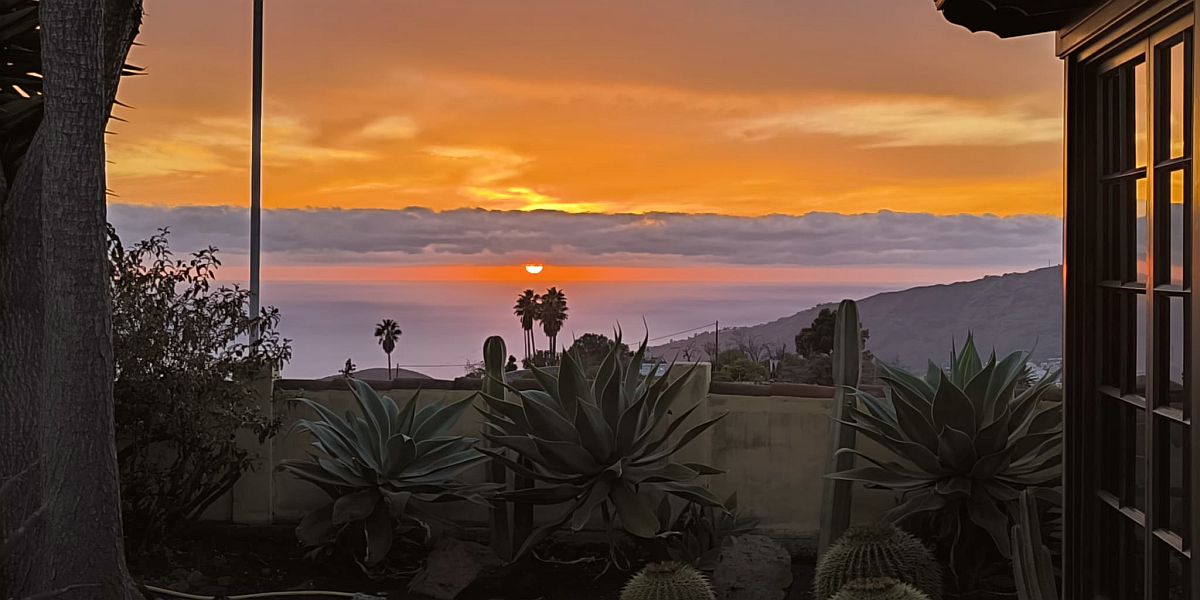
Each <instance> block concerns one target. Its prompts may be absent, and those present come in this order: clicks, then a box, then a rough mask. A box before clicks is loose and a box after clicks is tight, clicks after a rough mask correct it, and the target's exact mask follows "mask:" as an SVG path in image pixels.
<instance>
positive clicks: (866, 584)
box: [832, 577, 929, 600]
mask: <svg viewBox="0 0 1200 600" xmlns="http://www.w3.org/2000/svg"><path fill="white" fill-rule="evenodd" d="M832 600H929V596H926V595H925V594H924V593H922V592H921V590H918V589H917V588H915V587H913V586H911V585H909V584H907V583H904V582H903V581H897V580H895V579H892V578H891V577H868V578H866V579H855V580H854V581H851V582H850V583H847V584H846V585H845V586H843V587H842V589H841V591H839V592H838V593H837V594H836V595H834V596H833V599H832Z"/></svg>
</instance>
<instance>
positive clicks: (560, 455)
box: [480, 335, 724, 559]
mask: <svg viewBox="0 0 1200 600" xmlns="http://www.w3.org/2000/svg"><path fill="white" fill-rule="evenodd" d="M620 342H621V339H620V335H618V336H617V339H616V345H615V347H614V349H613V350H612V351H611V352H609V354H608V355H607V356H606V357H605V358H604V361H603V362H602V363H601V365H600V369H599V372H598V374H597V376H596V379H595V380H594V381H593V382H592V383H591V384H589V383H588V381H587V379H586V378H585V377H584V373H583V369H582V367H581V366H580V364H579V362H578V359H577V358H576V357H575V356H573V355H572V354H571V353H569V352H568V353H566V355H565V356H564V357H563V360H562V364H561V366H560V369H559V374H558V377H555V376H553V375H551V374H550V373H548V372H546V371H543V370H541V369H535V370H534V374H535V375H536V376H537V378H538V380H539V382H540V383H541V386H542V388H543V389H544V390H545V391H540V390H535V391H518V390H516V389H511V390H510V391H511V392H512V393H513V394H516V395H519V396H520V398H521V400H522V402H521V403H520V404H518V403H514V402H508V401H506V400H504V399H503V398H498V397H495V396H492V395H485V396H484V400H485V401H486V409H485V410H484V411H483V413H484V417H485V423H484V431H485V433H484V437H485V438H487V439H488V440H489V441H491V442H492V443H494V444H496V445H498V446H501V447H503V448H507V449H508V450H510V451H512V452H514V453H515V454H516V456H517V457H518V458H517V459H515V460H514V459H513V458H511V457H510V456H508V454H507V453H505V452H500V451H495V450H490V449H484V448H481V449H480V451H481V452H484V453H486V454H489V455H491V456H493V457H495V458H496V460H498V461H500V462H502V463H504V464H505V465H506V466H507V467H508V468H509V469H510V470H512V471H513V472H514V473H515V474H516V475H518V476H524V477H529V478H532V479H534V480H537V481H539V482H541V483H542V484H543V485H542V486H540V487H536V488H531V489H519V490H515V491H511V492H506V493H503V494H501V495H500V498H501V499H504V500H509V501H512V502H516V503H529V504H541V505H566V509H565V510H564V511H563V512H562V513H561V514H560V515H559V516H558V517H556V518H554V519H552V520H551V521H550V522H549V523H548V524H547V525H545V526H543V527H542V528H540V529H538V530H536V531H535V532H534V533H533V535H531V536H530V537H529V538H528V539H527V540H526V541H525V543H524V545H523V546H522V547H521V549H520V550H519V551H518V552H517V555H518V556H520V555H521V554H524V553H525V552H526V551H527V550H528V549H529V548H531V547H532V546H533V545H534V544H536V543H537V542H538V541H539V540H540V539H542V538H543V537H544V536H545V535H546V534H548V533H549V532H551V531H553V530H555V529H557V528H559V527H562V526H564V525H566V524H568V523H570V526H571V527H572V529H575V530H579V529H582V528H583V527H584V526H585V525H586V524H587V523H588V521H589V520H590V519H591V517H592V515H593V514H594V513H595V512H596V511H597V510H599V511H600V514H601V516H602V518H603V520H604V523H605V525H606V526H607V528H608V529H609V530H613V529H619V530H622V531H625V532H627V533H629V534H631V535H633V536H635V537H637V538H643V539H645V538H653V537H655V536H656V535H657V534H658V533H659V532H660V531H661V530H662V529H663V528H664V527H666V526H668V525H669V523H662V522H660V520H659V517H658V515H657V514H656V511H655V507H656V506H658V504H659V502H660V501H661V499H662V496H663V495H664V494H670V495H674V496H677V497H680V498H683V499H684V500H687V501H691V502H697V503H700V504H702V505H704V506H714V507H715V506H721V502H720V500H718V499H717V498H716V497H715V496H713V495H712V493H711V492H709V491H708V489H707V488H706V487H705V486H703V485H702V484H700V483H699V482H697V481H696V480H697V479H698V478H699V477H700V476H701V475H709V474H713V473H717V472H718V471H717V470H716V469H713V468H712V467H708V466H705V465H698V464H681V463H677V462H674V461H673V460H672V459H671V458H672V456H673V455H675V453H677V452H678V451H679V450H680V449H681V448H683V447H684V446H686V445H687V444H688V443H689V442H691V441H692V440H694V439H695V438H696V437H697V436H699V435H700V434H701V433H703V432H704V431H705V430H707V429H708V428H710V427H712V426H713V425H714V424H716V423H717V421H719V420H720V419H721V417H715V418H712V419H708V420H706V421H704V422H702V423H700V424H698V425H696V426H695V427H692V428H691V429H689V430H687V431H686V432H685V433H684V434H683V435H681V436H678V437H675V432H676V431H678V430H679V429H680V427H681V426H682V425H683V424H684V423H685V422H686V421H687V419H688V417H690V416H691V415H692V413H693V412H695V410H696V409H697V408H699V406H700V404H701V403H703V399H701V401H700V402H698V403H697V404H695V405H693V406H691V407H690V408H688V409H686V410H683V411H682V412H680V413H678V416H676V417H675V418H674V419H670V418H668V416H667V415H668V411H669V410H670V409H671V408H672V405H673V404H674V403H675V401H676V400H678V399H679V396H680V393H681V392H682V391H683V389H684V386H685V385H686V384H687V382H689V381H690V380H691V378H692V375H693V374H694V367H693V370H689V371H688V372H687V374H685V375H684V376H682V377H680V378H678V379H676V380H674V381H669V376H667V375H663V376H655V373H656V372H657V369H651V370H650V374H649V375H647V376H645V377H643V376H642V375H641V366H642V363H643V359H644V357H645V355H646V345H647V344H646V342H642V345H641V347H640V348H639V349H638V351H637V353H636V354H635V355H634V357H633V358H632V359H631V360H630V361H629V364H628V365H626V364H625V362H624V361H622V360H620V357H619V355H618V354H619V351H618V348H620V345H621V344H620ZM722 416H724V415H722ZM526 465H528V466H526ZM610 549H611V550H612V551H613V558H614V559H618V557H617V556H616V554H615V546H614V547H610Z"/></svg>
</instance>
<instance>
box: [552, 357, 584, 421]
mask: <svg viewBox="0 0 1200 600" xmlns="http://www.w3.org/2000/svg"><path fill="white" fill-rule="evenodd" d="M587 390H588V385H587V379H586V378H585V377H584V375H583V369H582V368H580V366H579V363H578V362H576V360H575V357H574V356H572V353H571V352H564V353H563V358H562V364H561V365H559V367H558V401H559V403H560V404H562V407H563V410H564V411H566V414H567V417H568V418H569V420H571V421H575V420H576V419H577V418H578V413H579V401H580V399H581V398H583V399H584V400H586V398H585V396H586V395H587ZM577 426H578V424H577Z"/></svg>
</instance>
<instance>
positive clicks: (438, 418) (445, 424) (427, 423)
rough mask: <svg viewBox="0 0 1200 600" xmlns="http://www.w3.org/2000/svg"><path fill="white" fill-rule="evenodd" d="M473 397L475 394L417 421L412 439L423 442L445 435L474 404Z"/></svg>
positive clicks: (440, 408) (442, 407)
mask: <svg viewBox="0 0 1200 600" xmlns="http://www.w3.org/2000/svg"><path fill="white" fill-rule="evenodd" d="M475 396H476V394H472V395H471V396H470V397H468V398H464V399H462V400H458V401H455V402H451V403H449V404H446V405H444V406H441V407H439V408H438V409H437V410H436V411H435V412H433V414H431V415H429V416H428V417H426V418H425V419H423V420H417V421H416V430H415V431H414V432H413V437H414V438H416V439H418V440H424V439H428V438H435V437H441V436H444V435H446V434H447V433H449V432H450V429H451V428H453V427H454V424H455V423H457V422H458V420H459V419H460V418H462V416H463V414H464V413H466V412H467V409H468V408H470V407H471V406H472V404H474V402H475Z"/></svg>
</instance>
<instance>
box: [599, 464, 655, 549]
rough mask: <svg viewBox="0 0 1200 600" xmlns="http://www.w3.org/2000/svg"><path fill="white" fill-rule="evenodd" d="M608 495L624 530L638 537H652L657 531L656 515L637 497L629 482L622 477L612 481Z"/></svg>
mask: <svg viewBox="0 0 1200 600" xmlns="http://www.w3.org/2000/svg"><path fill="white" fill-rule="evenodd" d="M608 497H609V499H611V500H612V503H613V506H615V507H616V509H617V516H618V517H619V518H620V519H621V526H622V528H623V529H624V530H625V531H627V532H629V533H630V534H632V535H634V536H636V537H640V538H652V537H654V536H655V534H657V533H658V529H659V522H658V517H657V516H655V514H654V511H653V510H652V509H651V508H650V507H649V506H648V505H647V504H646V503H645V502H643V501H642V499H641V498H639V497H638V493H637V490H635V489H634V488H633V486H632V485H630V483H629V482H627V481H625V480H623V479H618V480H616V481H614V482H613V484H612V489H611V490H610V492H609V495H608Z"/></svg>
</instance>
